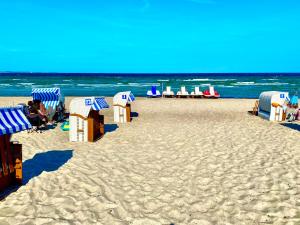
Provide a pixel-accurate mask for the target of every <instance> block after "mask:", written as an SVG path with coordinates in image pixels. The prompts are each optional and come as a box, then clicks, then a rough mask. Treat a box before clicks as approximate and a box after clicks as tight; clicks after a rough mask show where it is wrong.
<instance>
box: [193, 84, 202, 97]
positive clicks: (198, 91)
mask: <svg viewBox="0 0 300 225" xmlns="http://www.w3.org/2000/svg"><path fill="white" fill-rule="evenodd" d="M202 96H203V93H202V91H200V88H199V87H198V86H197V87H195V91H193V92H192V93H191V97H193V98H201V97H202Z"/></svg>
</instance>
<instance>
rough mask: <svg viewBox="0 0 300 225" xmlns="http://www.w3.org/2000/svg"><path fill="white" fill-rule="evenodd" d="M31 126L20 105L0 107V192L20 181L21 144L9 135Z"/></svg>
mask: <svg viewBox="0 0 300 225" xmlns="http://www.w3.org/2000/svg"><path fill="white" fill-rule="evenodd" d="M30 128H31V124H30V123H29V121H28V120H27V118H26V116H25V115H24V114H23V112H22V109H21V108H20V107H11V108H0V163H1V164H0V192H2V191H4V190H5V189H6V188H7V187H8V186H10V185H14V184H21V183H22V145H20V144H19V143H12V142H10V138H11V135H12V134H14V133H17V132H20V131H23V130H27V129H30Z"/></svg>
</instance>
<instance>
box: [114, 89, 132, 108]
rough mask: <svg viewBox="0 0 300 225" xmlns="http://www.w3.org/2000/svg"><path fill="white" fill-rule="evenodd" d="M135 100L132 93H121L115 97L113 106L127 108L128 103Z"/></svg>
mask: <svg viewBox="0 0 300 225" xmlns="http://www.w3.org/2000/svg"><path fill="white" fill-rule="evenodd" d="M134 100H135V97H134V95H133V94H132V93H131V91H125V92H119V93H117V94H116V95H115V96H114V99H113V104H114V105H120V106H123V107H125V106H126V104H127V103H129V102H133V101H134Z"/></svg>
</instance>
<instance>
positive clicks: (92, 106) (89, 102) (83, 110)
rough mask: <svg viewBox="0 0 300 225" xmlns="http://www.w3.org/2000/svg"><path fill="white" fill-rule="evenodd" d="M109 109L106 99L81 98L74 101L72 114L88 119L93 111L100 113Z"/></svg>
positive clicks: (71, 109)
mask: <svg viewBox="0 0 300 225" xmlns="http://www.w3.org/2000/svg"><path fill="white" fill-rule="evenodd" d="M107 108H109V105H108V104H107V102H106V100H105V98H104V97H80V98H74V99H72V101H71V103H70V113H71V114H79V115H82V116H83V117H87V116H88V115H89V113H90V111H91V110H96V111H100V110H102V109H107Z"/></svg>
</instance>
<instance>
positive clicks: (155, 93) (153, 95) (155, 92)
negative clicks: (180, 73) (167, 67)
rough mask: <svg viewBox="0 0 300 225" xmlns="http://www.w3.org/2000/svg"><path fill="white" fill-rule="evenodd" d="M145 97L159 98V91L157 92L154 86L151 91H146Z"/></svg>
mask: <svg viewBox="0 0 300 225" xmlns="http://www.w3.org/2000/svg"><path fill="white" fill-rule="evenodd" d="M147 96H148V97H150V98H157V97H160V96H161V95H160V91H159V90H157V88H156V86H152V87H151V90H149V91H147Z"/></svg>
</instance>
